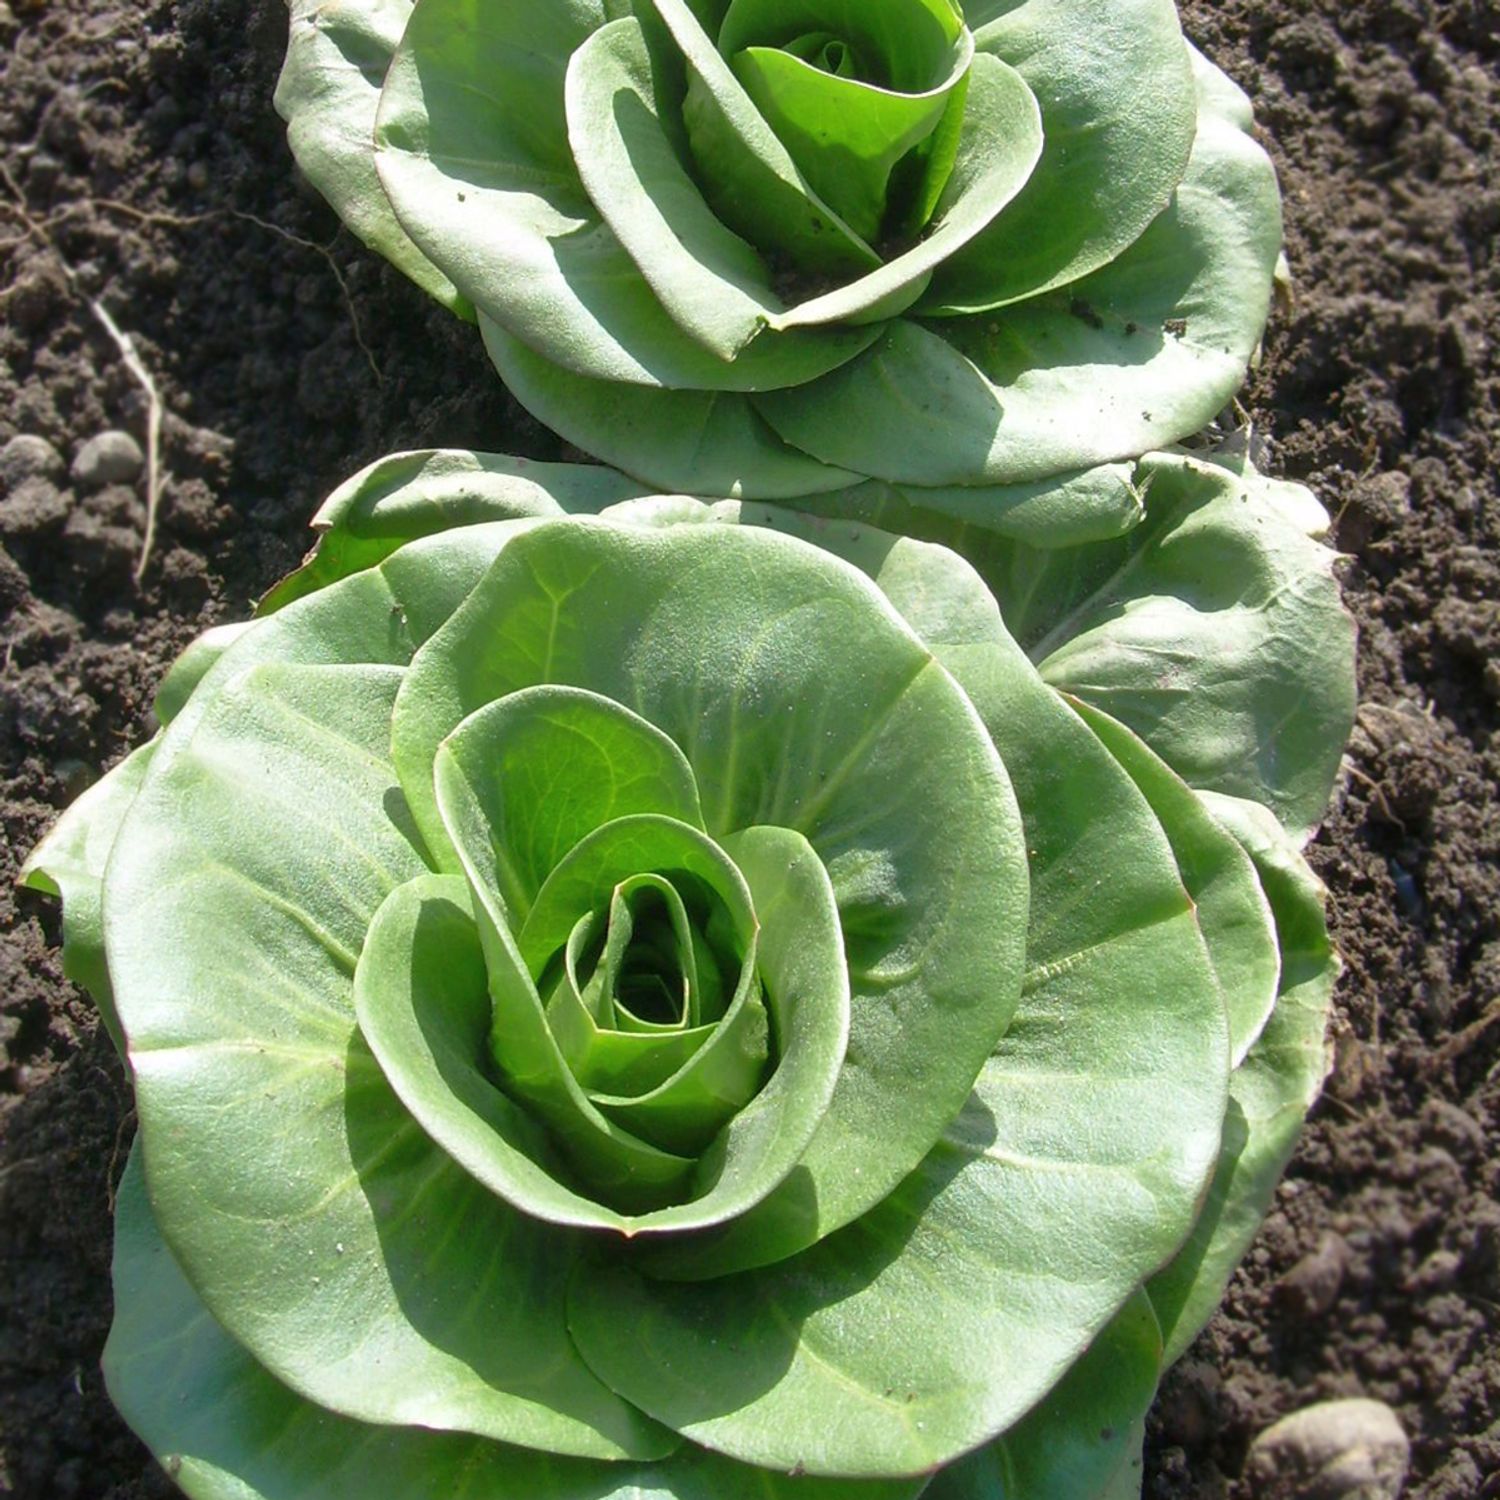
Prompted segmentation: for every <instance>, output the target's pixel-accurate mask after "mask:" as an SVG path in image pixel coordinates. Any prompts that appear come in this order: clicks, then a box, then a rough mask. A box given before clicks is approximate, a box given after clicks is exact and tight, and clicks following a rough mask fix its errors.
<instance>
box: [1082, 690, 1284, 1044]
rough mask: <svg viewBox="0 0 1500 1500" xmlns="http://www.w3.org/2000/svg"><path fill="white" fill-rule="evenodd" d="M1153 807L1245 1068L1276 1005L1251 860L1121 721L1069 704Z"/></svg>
mask: <svg viewBox="0 0 1500 1500" xmlns="http://www.w3.org/2000/svg"><path fill="white" fill-rule="evenodd" d="M1070 701H1071V704H1072V707H1073V709H1074V710H1075V711H1076V712H1077V713H1078V715H1079V717H1080V718H1082V720H1083V722H1084V723H1085V724H1087V725H1088V726H1089V728H1090V729H1092V730H1093V731H1094V733H1095V734H1096V735H1098V736H1099V738H1100V740H1101V741H1102V742H1103V744H1104V746H1105V748H1106V749H1107V750H1108V751H1109V753H1110V754H1111V755H1113V756H1114V758H1115V759H1116V760H1117V761H1119V762H1120V764H1121V765H1122V766H1123V767H1124V768H1125V770H1126V772H1127V773H1128V774H1129V776H1130V778H1131V780H1132V781H1134V782H1135V784H1136V786H1138V787H1139V788H1140V790H1141V793H1142V795H1143V796H1144V797H1145V798H1146V800H1147V801H1148V802H1149V803H1150V804H1151V810H1152V812H1154V813H1155V814H1156V816H1157V818H1158V820H1159V821H1160V822H1161V825H1162V829H1163V831H1164V832H1165V833H1166V835H1167V838H1168V839H1169V840H1170V842H1171V845H1172V853H1173V855H1174V856H1175V857H1176V860H1177V868H1178V870H1179V871H1180V872H1181V874H1182V881H1183V884H1184V885H1185V886H1186V887H1187V893H1188V895H1189V896H1191V897H1192V898H1193V905H1194V906H1195V907H1197V909H1198V925H1199V926H1200V927H1201V928H1202V929H1203V939H1204V941H1205V942H1206V943H1207V944H1208V957H1209V961H1210V963H1212V964H1213V968H1214V973H1215V975H1216V976H1217V977H1218V981H1219V988H1220V990H1221V991H1222V992H1223V995H1224V1003H1225V1006H1226V1007H1227V1009H1228V1012H1229V1040H1230V1061H1231V1063H1232V1064H1233V1066H1234V1067H1236V1068H1237V1067H1239V1065H1240V1064H1241V1063H1242V1062H1243V1061H1244V1058H1245V1054H1246V1053H1247V1052H1248V1051H1249V1050H1250V1047H1251V1045H1252V1044H1253V1043H1254V1041H1255V1039H1256V1038H1257V1037H1258V1036H1259V1035H1260V1034H1261V1031H1262V1030H1263V1028H1264V1027H1265V1024H1266V1020H1267V1017H1269V1016H1270V1014H1271V1009H1272V1007H1273V1006H1274V1005H1275V1004H1276V992H1277V986H1278V984H1279V982H1280V978H1281V958H1280V954H1279V952H1278V949H1277V944H1276V924H1275V922H1274V920H1273V919H1272V916H1271V908H1270V905H1269V904H1268V903H1267V901H1266V898H1265V894H1264V892H1263V891H1262V890H1261V885H1260V880H1259V879H1258V878H1257V876H1256V873H1255V867H1254V865H1253V864H1252V863H1251V862H1250V857H1249V855H1247V854H1246V853H1245V851H1244V850H1243V849H1242V848H1241V847H1240V845H1239V843H1238V842H1237V841H1236V840H1235V839H1234V838H1233V837H1231V835H1229V834H1228V833H1226V832H1225V831H1224V829H1223V828H1221V827H1220V826H1219V824H1218V823H1217V822H1215V820H1214V819H1213V817H1212V816H1211V815H1210V814H1209V812H1208V811H1207V810H1206V809H1205V808H1204V806H1203V803H1202V801H1201V800H1200V799H1199V798H1198V797H1197V795H1196V794H1195V793H1194V792H1193V790H1192V789H1191V788H1190V787H1189V786H1188V785H1187V783H1186V782H1184V781H1182V780H1181V779H1180V778H1179V777H1177V776H1174V775H1173V774H1172V771H1171V768H1170V767H1168V766H1167V764H1166V763H1165V762H1164V761H1162V760H1161V759H1160V758H1159V757H1157V756H1156V755H1154V754H1153V753H1152V752H1151V749H1150V747H1149V746H1147V745H1146V744H1145V742H1144V741H1142V740H1141V739H1139V738H1137V736H1135V735H1133V734H1132V733H1131V732H1130V731H1129V730H1128V729H1127V728H1126V727H1125V726H1124V725H1123V724H1121V723H1120V722H1119V721H1118V720H1115V719H1111V718H1110V717H1109V715H1108V714H1103V713H1100V712H1099V710H1098V709H1096V708H1090V707H1089V706H1088V705H1087V704H1085V703H1083V702H1081V701H1080V700H1079V699H1076V698H1075V699H1072V700H1070Z"/></svg>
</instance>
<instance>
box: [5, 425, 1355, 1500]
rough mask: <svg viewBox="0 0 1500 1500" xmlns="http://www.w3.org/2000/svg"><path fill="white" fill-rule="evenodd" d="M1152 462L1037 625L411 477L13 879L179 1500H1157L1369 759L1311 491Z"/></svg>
mask: <svg viewBox="0 0 1500 1500" xmlns="http://www.w3.org/2000/svg"><path fill="white" fill-rule="evenodd" d="M1144 466H1145V467H1146V468H1149V470H1150V473H1149V475H1144V476H1142V481H1143V485H1144V480H1145V479H1147V478H1149V480H1150V483H1149V487H1148V489H1149V493H1148V498H1147V502H1146V504H1147V514H1146V517H1145V520H1144V521H1143V523H1142V524H1141V525H1140V526H1138V527H1137V528H1135V530H1134V531H1133V532H1132V533H1131V535H1130V538H1129V539H1128V541H1124V542H1119V543H1104V544H1094V545H1091V546H1090V547H1087V548H1080V549H1075V551H1074V552H1073V553H1072V554H1070V556H1071V562H1069V561H1067V560H1066V559H1065V558H1064V557H1063V556H1062V555H1061V554H1057V555H1053V556H1050V557H1042V556H1041V555H1040V554H1037V553H1035V552H1033V551H1031V550H1030V549H1028V548H1027V547H1026V546H1025V545H1024V544H1020V543H1006V542H1002V541H999V540H995V539H994V538H993V537H992V538H991V539H990V542H989V543H988V546H989V548H990V550H989V551H988V552H987V553H986V555H985V556H984V558H983V559H982V564H983V566H984V567H985V568H986V571H987V573H988V574H989V576H990V578H991V579H992V580H993V581H994V582H995V583H996V585H997V587H999V589H1000V594H1001V599H1002V603H1003V604H1004V608H1005V611H1006V617H1008V619H1009V621H1010V626H1009V628H1007V624H1006V623H1005V619H1004V618H1002V612H1001V609H1000V608H997V605H996V602H995V597H994V596H993V595H992V594H991V592H990V590H989V588H987V587H986V585H985V583H984V582H983V581H982V580H981V578H980V576H979V575H978V574H977V573H976V572H975V571H974V570H973V569H972V568H971V567H970V566H969V564H967V563H966V562H964V561H963V560H961V559H960V558H959V557H958V555H957V554H955V553H954V552H952V551H950V550H948V549H947V548H944V547H942V546H938V545H935V544H932V543H927V542H922V541H917V540H912V539H903V538H897V537H895V536H893V535H891V534H888V533H886V532H883V531H881V530H879V529H876V528H874V527H872V526H871V525H870V524H869V523H868V522H867V521H865V520H860V519H847V518H841V519H832V520H830V519H816V518H810V517H807V516H805V515H799V514H797V513H794V512H790V511H785V510H778V509H776V508H773V507H769V506H764V505H755V506H751V505H743V506H741V505H739V504H737V503H734V502H723V503H720V504H718V505H716V506H709V505H706V504H704V503H702V502H699V501H696V500H688V499H683V498H680V497H679V498H674V497H653V496H642V495H639V494H638V493H637V492H636V491H635V490H634V488H633V486H632V485H631V484H630V483H629V481H627V480H625V479H623V478H620V477H618V476H612V475H610V474H608V473H607V472H605V471H600V470H573V469H567V468H557V467H553V468H549V467H548V466H545V465H534V464H533V465H527V464H522V463H518V462H515V461H510V460H502V459H495V458H489V457H482V456H475V455H467V454H416V455H403V456H399V457H397V458H394V459H390V460H386V461H384V462H382V463H381V464H378V465H376V466H374V467H373V468H372V469H371V470H368V471H366V472H365V473H364V474H362V475H361V476H359V477H358V478H357V479H356V480H354V481H352V482H351V484H350V485H349V486H347V487H346V488H345V489H344V490H343V491H342V492H341V493H340V494H338V495H337V496H335V497H334V499H333V500H332V501H331V502H330V504H329V506H328V507H326V508H325V511H324V513H323V516H322V518H321V521H322V525H323V526H324V528H325V532H326V535H325V539H324V541H323V544H322V546H321V548H320V550H319V552H318V553H317V555H316V556H315V557H314V558H313V559H312V560H311V561H310V563H309V564H308V565H307V566H306V567H305V568H304V569H303V571H302V572H301V573H299V574H298V575H295V576H294V577H293V579H291V580H290V581H289V582H288V583H287V584H286V585H285V586H283V588H282V589H280V590H279V591H277V593H275V594H274V595H273V596H272V597H271V598H270V599H269V600H268V601H267V603H266V605H265V606H264V608H263V612H262V614H261V615H260V616H259V617H258V618H257V619H256V620H254V621H253V622H251V623H250V624H249V625H247V626H240V627H232V628H229V629H226V630H220V631H217V632H211V633H210V634H209V635H208V636H205V637H204V638H203V639H201V640H200V641H199V642H198V643H197V644H196V645H195V646H193V647H192V648H191V649H190V650H189V652H188V653H187V655H186V656H185V657H184V658H183V659H182V661H181V662H180V663H179V664H178V665H177V667H175V668H174V669H173V671H172V673H171V674H170V675H169V677H168V678H167V680H166V682H165V684H164V686H163V688H162V692H161V695H160V698H159V701H158V709H159V714H160V716H161V718H162V720H163V721H164V725H165V727H164V729H163V730H162V732H161V733H160V735H159V736H158V737H157V738H156V739H155V740H153V741H152V742H151V743H150V744H148V745H146V746H145V747H143V748H142V749H140V750H138V751H136V752H135V754H134V755H132V756H131V757H130V758H129V759H127V760H126V761H124V762H123V763H122V764H121V766H120V767H118V768H117V769H116V770H115V771H114V772H113V773H111V774H110V776H108V777H107V778H106V779H105V780H104V781H102V782H101V783H100V784H99V785H98V786H97V787H96V788H94V789H93V790H92V791H90V792H89V793H88V794H86V795H85V796H84V798H82V799H81V800H80V801H79V802H78V803H77V804H76V805H75V806H74V808H73V809H71V810H70V811H69V812H68V813H67V814H66V815H65V816H64V818H63V820H62V821H61V823H60V824H59V826H58V828H57V829H56V831H55V832H54V833H53V834H52V835H51V836H50V838H49V839H48V840H47V842H46V843H45V844H44V845H43V846H42V848H41V849H40V850H39V851H38V852H37V853H36V854H35V855H34V856H33V858H32V860H31V862H30V864H29V866H28V874H27V878H28V879H29V880H30V882H31V883H32V884H33V885H37V886H40V887H42V888H44V889H48V890H52V891H56V892H60V893H61V894H62V896H63V899H64V934H65V959H66V962H67V964H68V967H69V969H70V972H72V973H74V974H75V975H77V976H79V977H81V978H83V979H84V980H85V981H86V982H87V983H89V984H90V986H91V988H92V989H93V990H94V992H95V994H96V995H97V996H98V998H99V1001H100V1004H101V1007H102V1008H103V1010H104V1013H105V1016H106V1019H107V1021H108V1023H109V1025H110V1027H111V1029H112V1031H113V1032H114V1034H115V1035H116V1036H117V1038H118V1039H119V1041H120V1044H121V1046H122V1049H123V1051H124V1054H125V1056H126V1058H127V1060H128V1064H129V1068H130V1072H131V1075H132V1078H133V1082H134V1086H135V1092H136V1106H137V1112H138V1116H139V1135H138V1139H137V1145H136V1149H135V1151H134V1153H133V1156H132V1159H131V1164H130V1166H129V1168H128V1170H127V1172H126V1176H125V1179H124V1181H123V1183H122V1185H121V1189H120V1197H119V1211H118V1220H117V1244H116V1256H115V1293H116V1305H117V1312H116V1321H115V1326H114V1329H113V1332H112V1334H111V1337H110V1342H109V1346H108V1349H107V1350H106V1356H105V1368H106V1376H107V1380H108V1383H109V1388H110V1391H111V1393H112V1395H113V1396H114V1399H115V1400H116V1402H117V1403H118V1404H119V1406H120V1408H121V1410H122V1411H123V1412H124V1414H125V1416H126V1418H127V1419H128V1420H129V1422H130V1423H131V1424H132V1425H133V1426H134V1427H135V1428H136V1430H137V1431H138V1432H139V1433H140V1434H141V1436H142V1437H143V1438H144V1439H145V1440H146V1442H147V1443H148V1444H149V1445H150V1446H151V1447H152V1449H153V1450H154V1451H155V1452H156V1453H157V1454H158V1456H159V1457H160V1458H161V1460H162V1462H163V1463H164V1465H165V1466H166V1468H167V1469H168V1471H169V1472H170V1473H171V1474H172V1475H173V1476H174V1477H175V1478H176V1480H177V1482H178V1483H179V1484H180V1485H181V1486H182V1487H183V1489H185V1490H186V1491H187V1492H188V1493H189V1494H190V1495H193V1496H196V1497H200V1500H209V1497H211V1500H230V1497H233V1500H246V1497H258V1500H293V1497H297V1500H314V1497H316V1500H336V1497H349V1500H355V1497H357V1500H367V1497H370V1496H376V1495H378V1496H380V1497H382V1500H454V1497H458V1496H465V1497H471V1500H516V1497H525V1500H666V1497H673V1500H752V1497H753V1500H802V1497H805V1500H909V1497H915V1496H918V1495H923V1496H927V1497H929V1500H1001V1497H1004V1500H1020V1497H1026V1500H1117V1497H1123V1496H1127V1495H1131V1494H1134V1493H1136V1492H1137V1490H1138V1488H1139V1458H1138V1455H1139V1445H1140V1431H1141V1422H1142V1417H1143V1413H1144V1411H1145V1409H1146V1406H1147V1404H1148V1402H1149V1400H1150V1398H1151V1395H1152V1393H1153V1391H1154V1389H1155V1386H1156V1382H1157V1379H1158V1377H1159V1374H1160V1371H1161V1368H1162V1366H1163V1364H1164V1362H1166V1361H1168V1360H1170V1359H1172V1358H1175V1357H1176V1355H1177V1354H1178V1353H1180V1352H1181V1350H1182V1349H1183V1348H1184V1347H1185V1346H1186V1343H1187V1341H1188V1340H1189V1339H1190V1338H1191V1337H1192V1335H1193V1333H1194V1332H1195V1331H1196V1329H1197V1328H1198V1327H1199V1326H1201V1324H1202V1322H1203V1321H1204V1320H1205V1319H1206V1317H1207V1316H1208V1315H1209V1313H1210V1311H1211V1310H1212V1307H1213V1305H1214V1303H1215V1302H1216V1300H1217V1298H1218V1296H1219V1294H1220V1291H1221V1289H1222V1286H1223V1284H1224V1281H1225V1279H1226V1278H1227V1276H1228V1274H1229V1272H1230V1270H1231V1268H1232V1267H1233V1265H1234V1263H1235V1261H1236V1260H1237V1259H1238V1257H1239V1255H1240V1254H1242V1253H1243V1250H1244V1248H1245V1246H1246V1244H1247V1243H1248V1240H1249V1236H1250V1234H1251V1233H1252V1232H1253V1228H1254V1225H1255V1223H1256V1222H1257V1220H1258V1217H1259V1215H1260V1213H1261V1212H1262V1211H1263V1209H1264V1206H1265V1203H1266V1201H1267V1198H1268V1196H1269V1193H1270V1191H1271V1187H1272V1185H1273V1183H1274V1180H1275V1177H1276V1174H1277V1173H1278V1172H1279V1170H1280V1168H1281V1166H1282V1165H1283V1163H1284V1160H1285V1157H1286V1154H1287V1152H1288V1151H1289V1150H1290V1145H1291V1141H1292V1138H1293V1137H1294V1135H1295V1132H1296V1128H1297V1126H1298V1124H1299V1123H1300V1121H1301V1118H1302V1116H1303V1114H1304V1113H1305V1111H1306V1109H1307V1107H1308V1104H1309V1102H1310V1101H1311V1099H1312V1098H1313V1097H1314V1095H1315V1094H1316V1091H1317V1087H1318V1084H1319V1082H1320V1080H1321V1077H1322V1071H1323V1024H1324V1017H1325V1009H1326V1003H1327V997H1328V990H1329V986H1330V983H1331V980H1332V976H1333V972H1334V959H1333V956H1332V954H1331V953H1330V950H1329V947H1328V942H1327V938H1326V935H1325V932H1324V928H1323V922H1322V916H1321V899H1320V891H1319V888H1318V886H1317V884H1316V881H1315V880H1313V878H1312V877H1311V875H1310V874H1309V872H1308V870H1307V868H1306V866H1305V865H1304V864H1303V863H1302V861H1301V859H1300V857H1299V856H1298V854H1297V852H1296V850H1297V843H1298V841H1299V834H1298V833H1297V832H1294V831H1300V830H1301V829H1303V828H1305V827H1306V825H1307V824H1308V823H1310V822H1311V821H1313V820H1314V819H1315V818H1316V816H1317V814H1318V812H1319V810H1320V809H1321V806H1322V802H1323V799H1324V798H1325V797H1326V795H1327V791H1328V786H1329V780H1330V775H1331V769H1332V765H1333V762H1334V760H1335V759H1336V756H1337V752H1338V746H1339V742H1340V740H1341V737H1342V735H1343V733H1344V732H1345V731H1346V730H1347V725H1348V714H1349V706H1350V660H1349V645H1350V631H1349V626H1348V621H1347V619H1346V617H1345V616H1344V615H1343V614H1342V613H1341V611H1340V609H1339V605H1338V601H1337V597H1336V591H1335V589H1334V585H1333V582H1332V579H1331V577H1330V574H1329V557H1330V554H1329V553H1327V552H1326V550H1325V549H1323V548H1322V547H1321V546H1320V545H1319V544H1318V543H1317V542H1316V541H1314V540H1313V539H1312V538H1311V537H1310V536H1309V535H1308V531H1309V528H1312V529H1316V526H1317V524H1318V522H1319V519H1320V518H1319V516H1318V515H1317V513H1316V507H1311V508H1309V507H1310V502H1309V501H1308V498H1307V497H1306V496H1305V492H1295V493H1294V492H1292V491H1291V490H1289V489H1286V488H1278V487H1275V486H1269V485H1266V484H1265V483H1264V482H1263V481H1261V480H1259V479H1258V477H1257V476H1255V475H1254V474H1253V473H1250V472H1248V471H1247V472H1243V473H1237V472H1234V471H1233V470H1231V469H1225V468H1219V467H1216V466H1214V465H1212V464H1208V463H1204V462H1200V461H1196V460H1191V459H1184V458H1180V457H1173V456H1169V455H1158V456H1155V457H1153V458H1151V459H1148V460H1146V461H1144ZM1252 494H1253V495H1254V497H1255V503H1254V504H1249V503H1247V496H1249V495H1252ZM595 511H597V512H600V514H597V515H595V514H570V512H595ZM1224 568H1231V569H1232V570H1233V574H1232V576H1233V579H1234V582H1233V585H1232V586H1230V585H1228V584H1226V583H1225V582H1224V581H1223V579H1222V578H1221V577H1220V576H1219V573H1218V570H1221V569H1224ZM1037 569H1041V570H1042V572H1043V574H1044V581H1045V582H1046V583H1047V585H1048V587H1047V588H1046V589H1045V590H1043V589H1040V588H1035V589H1033V588H1031V587H1030V586H1029V581H1030V579H1031V578H1032V577H1033V575H1034V574H1035V572H1036V570H1037ZM1012 585H1013V586H1012ZM1049 601H1050V602H1049ZM1205 632H1212V633H1214V635H1215V636H1216V637H1217V638H1220V639H1223V640H1227V641H1232V643H1233V649H1232V650H1216V651H1213V652H1204V651H1202V650H1201V649H1200V646H1201V641H1202V639H1203V638H1204V635H1205ZM1018 641H1020V642H1024V643H1025V645H1026V646H1027V647H1028V648H1029V654H1028V650H1023V649H1022V646H1021V644H1018ZM1205 703H1210V704H1211V705H1212V712H1205V711H1204V708H1203V705H1204V704H1205ZM1174 767H1175V769H1174ZM1195 788H1196V789H1195Z"/></svg>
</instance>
